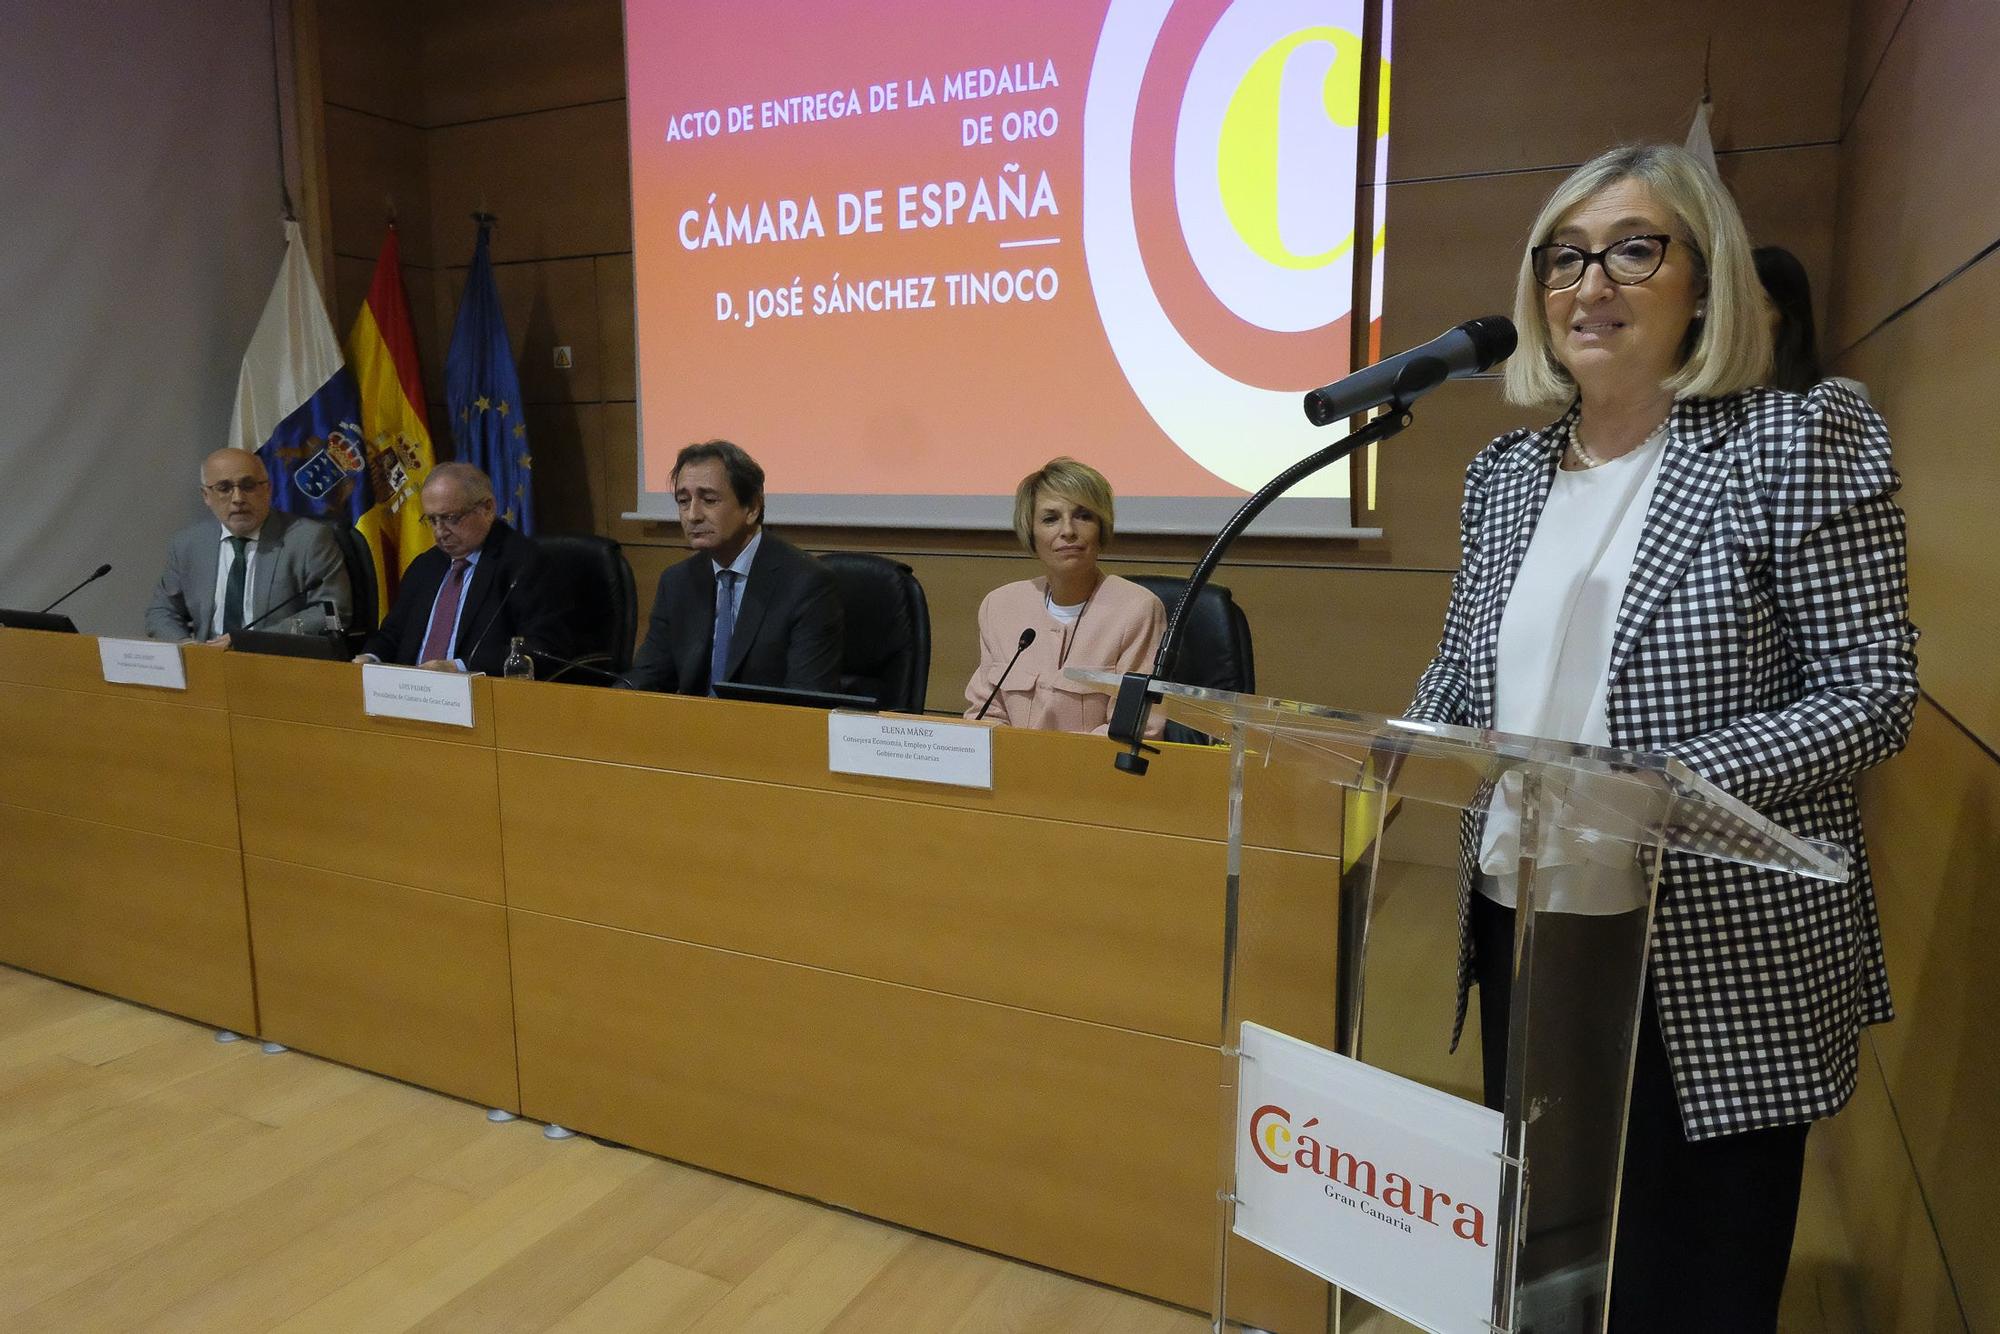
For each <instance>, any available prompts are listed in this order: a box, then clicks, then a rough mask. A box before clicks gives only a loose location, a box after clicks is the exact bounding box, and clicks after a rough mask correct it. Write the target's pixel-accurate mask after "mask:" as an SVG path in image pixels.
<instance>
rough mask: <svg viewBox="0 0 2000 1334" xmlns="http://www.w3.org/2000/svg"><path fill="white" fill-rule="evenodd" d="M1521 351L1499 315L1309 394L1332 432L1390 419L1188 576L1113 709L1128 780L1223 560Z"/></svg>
mask: <svg viewBox="0 0 2000 1334" xmlns="http://www.w3.org/2000/svg"><path fill="white" fill-rule="evenodd" d="M1513 351H1514V325H1513V322H1512V321H1510V320H1507V319H1505V318H1503V317H1502V316H1499V315H1488V316H1485V317H1483V318H1481V319H1476V320H1468V321H1466V322H1465V323H1464V324H1461V325H1459V326H1458V327H1457V328H1456V329H1453V330H1452V331H1451V332H1450V333H1448V334H1445V335H1444V336H1443V337H1441V338H1433V339H1432V340H1431V341H1430V342H1428V343H1425V344H1424V345H1423V346H1422V347H1418V348H1412V349H1410V350H1409V351H1408V352H1403V353H1399V354H1398V355H1396V356H1393V357H1390V358H1389V359H1388V360H1387V361H1382V362H1377V363H1376V364H1375V365H1373V366H1370V367H1368V368H1366V369H1365V370H1360V371H1356V372H1355V373H1354V374H1353V375H1350V376H1348V377H1346V378H1345V379H1342V380H1335V381H1334V382H1333V383H1332V384H1329V385H1323V386H1321V387H1320V388H1318V389H1315V390H1313V391H1312V392H1311V393H1310V394H1307V395H1306V400H1305V409H1306V418H1307V419H1308V420H1309V421H1311V422H1312V423H1313V425H1315V426H1328V425H1331V424H1333V423H1334V422H1337V421H1341V420H1344V419H1345V418H1348V417H1351V416H1353V415H1354V414H1355V413H1358V412H1366V411H1367V410H1369V409H1370V408H1375V407H1380V406H1381V405H1382V404H1384V403H1386V404H1388V405H1389V410H1388V411H1387V412H1384V413H1381V414H1379V415H1377V416H1375V417H1373V418H1371V419H1370V420H1369V421H1368V422H1367V423H1365V424H1364V425H1363V426H1362V427H1361V428H1360V429H1359V430H1356V431H1353V432H1351V433H1349V434H1348V435H1346V436H1344V437H1342V438H1341V439H1339V440H1336V441H1334V442H1333V443H1332V444H1330V445H1328V446H1326V447H1325V448H1324V449H1320V450H1316V451H1314V452H1313V453H1311V454H1308V455H1306V457H1304V458H1302V459H1300V460H1299V461H1298V462H1297V463H1294V464H1293V465H1292V466H1291V467H1289V468H1287V469H1285V470H1284V471H1283V472H1281V473H1279V474H1278V475H1277V476H1276V477H1273V478H1272V479H1271V480H1270V481H1268V482H1266V483H1264V485H1263V486H1261V487H1259V488H1258V489H1257V491H1256V492H1255V494H1253V495H1252V496H1251V497H1250V498H1249V499H1248V500H1246V501H1244V502H1243V504H1242V506H1241V507H1239V508H1238V509H1237V511H1236V513H1234V514H1232V515H1230V516H1229V522H1228V523H1226V524H1224V525H1223V526H1222V531H1221V532H1220V533H1217V534H1216V536H1215V541H1214V542H1212V543H1210V544H1209V548H1208V550H1207V552H1205V553H1204V554H1203V555H1202V558H1201V559H1200V560H1199V561H1197V562H1196V563H1195V567H1194V573H1193V574H1191V575H1189V576H1188V582H1187V591H1186V592H1185V593H1183V594H1181V601H1180V605H1179V606H1177V607H1175V608H1174V611H1173V614H1172V615H1171V616H1169V617H1168V618H1167V632H1166V634H1164V635H1162V636H1161V637H1160V649H1159V652H1158V653H1156V654H1155V655H1154V657H1153V669H1152V670H1151V671H1149V672H1139V671H1134V672H1127V673H1125V675H1124V676H1123V677H1121V678H1120V679H1119V682H1118V697H1117V699H1116V700H1115V701H1114V703H1113V704H1112V707H1111V721H1110V724H1109V725H1108V727H1107V728H1106V731H1108V732H1109V733H1110V736H1111V739H1112V740H1113V741H1116V742H1118V743H1119V744H1120V745H1121V746H1124V747H1127V749H1125V750H1122V751H1120V752H1119V754H1118V760H1117V763H1118V767H1119V769H1121V770H1122V771H1124V772H1125V773H1128V774H1144V773H1145V772H1146V767H1147V763H1148V762H1147V760H1146V756H1145V753H1144V752H1146V751H1149V750H1152V749H1153V747H1151V746H1148V745H1147V744H1146V743H1145V727H1146V716H1147V714H1148V713H1150V712H1151V711H1152V708H1153V705H1154V704H1156V703H1158V702H1159V701H1160V700H1161V699H1162V698H1163V697H1164V696H1163V692H1162V691H1160V690H1159V689H1158V687H1157V685H1156V682H1160V681H1171V680H1173V679H1174V671H1175V668H1176V667H1177V666H1178V663H1179V658H1180V649H1181V637H1182V635H1184V634H1185V633H1186V631H1187V614H1188V609H1189V608H1190V607H1192V606H1194V605H1195V599H1196V597H1197V596H1198V595H1199V594H1200V593H1201V590H1202V588H1203V586H1204V585H1206V584H1207V583H1208V580H1209V576H1210V575H1212V574H1214V573H1215V567H1216V566H1217V565H1220V564H1221V563H1222V556H1223V553H1224V552H1226V551H1227V550H1229V546H1230V544H1231V543H1232V542H1234V541H1235V540H1236V539H1237V538H1238V537H1240V536H1242V534H1243V530H1244V529H1245V528H1248V527H1249V526H1250V525H1251V523H1252V522H1253V521H1255V519H1256V518H1257V516H1258V515H1259V514H1262V513H1263V512H1264V511H1265V509H1267V508H1268V507H1269V506H1270V504H1271V502H1272V501H1274V500H1276V499H1277V498H1278V497H1279V496H1282V495H1284V494H1285V492H1287V491H1289V490H1291V489H1292V488H1293V487H1295V486H1297V485H1298V484H1299V483H1300V482H1302V481H1304V480H1305V479H1306V478H1308V477H1310V476H1312V475H1313V474H1314V473H1316V472H1318V471H1319V470H1320V469H1322V468H1324V467H1326V466H1327V465H1328V464H1330V463H1334V462H1336V461H1338V460H1340V459H1344V458H1346V457H1347V456H1348V455H1349V454H1352V453H1353V452H1354V451H1355V450H1357V449H1362V448H1364V447H1366V446H1368V445H1372V444H1377V443H1379V442H1381V441H1384V440H1387V439H1389V437H1391V436H1393V435H1395V434H1396V433H1397V432H1398V431H1401V430H1402V429H1404V428H1405V427H1407V426H1408V425H1409V424H1410V404H1411V403H1413V402H1415V401H1416V400H1417V399H1418V398H1420V397H1421V396H1423V395H1424V394H1427V393H1429V392H1430V391H1431V390H1433V389H1435V388H1437V387H1438V386H1439V385H1441V384H1443V383H1444V382H1445V381H1446V380H1449V379H1453V378H1454V377H1457V376H1461V375H1473V374H1477V373H1478V372H1480V371H1483V370H1485V369H1487V368H1488V367H1490V366H1494V365H1497V364H1499V363H1500V362H1502V361H1504V360H1506V359H1507V358H1508V357H1509V356H1510V355H1512V354H1513Z"/></svg>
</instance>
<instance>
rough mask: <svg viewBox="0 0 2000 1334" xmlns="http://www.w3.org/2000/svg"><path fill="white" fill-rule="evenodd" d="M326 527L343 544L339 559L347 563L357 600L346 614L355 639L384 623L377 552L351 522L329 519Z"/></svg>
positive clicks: (350, 633) (348, 583)
mask: <svg viewBox="0 0 2000 1334" xmlns="http://www.w3.org/2000/svg"><path fill="white" fill-rule="evenodd" d="M326 523H327V527H329V528H331V529H333V540H334V541H335V542H337V543H338V544H339V546H340V560H341V563H342V564H343V565H345V566H346V567H347V586H348V589H349V592H350V593H351V595H352V597H353V601H354V610H353V613H352V614H351V615H349V616H348V618H347V633H348V635H349V636H350V637H351V638H353V639H354V640H355V641H356V642H359V639H360V638H364V637H366V636H367V635H370V634H372V633H374V632H375V630H376V629H377V628H379V627H380V626H381V624H382V617H381V614H380V613H379V612H378V611H377V609H376V606H375V600H376V598H377V597H379V596H380V592H379V590H378V589H377V586H376V583H375V553H374V551H373V550H372V549H370V547H369V545H368V539H367V538H365V537H363V536H362V535H361V534H360V533H358V532H356V531H355V530H354V526H353V525H352V524H345V523H339V522H337V521H335V520H332V519H329V520H327V521H326Z"/></svg>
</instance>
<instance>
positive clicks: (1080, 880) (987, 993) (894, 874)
mask: <svg viewBox="0 0 2000 1334" xmlns="http://www.w3.org/2000/svg"><path fill="white" fill-rule="evenodd" d="M500 770H501V792H502V803H503V810H504V820H503V825H504V827H505V830H506V840H507V843H506V846H507V894H508V904H509V906H511V907H516V908H526V909H529V910H532V911H536V912H542V913H547V914H550V915H553V916H559V917H569V918H574V919H576V920H579V921H585V922H594V923H599V924H602V925H606V926H616V927H622V928H625V929H628V930H633V931H642V932H646V933H648V934H651V935H657V936H666V937H671V938H674V939H678V940H687V941H692V942H695V943H698V944H706V945H714V946H719V947H721V948H724V949H732V950H738V951H741V952H743V953H747V954H757V955H762V956H765V957H768V958H775V959H784V960H790V961H793V962H800V963H807V964H812V965H814V966H817V967H823V968H832V969H836V970H838V971H842V972H848V973H855V974H859V975H862V976H866V977H873V978H878V979H881V980H885V981H891V982H900V983H905V984H907V985H911V986H919V987H927V988H930V989H932V990H937V991H946V992H951V993H953V994H957V995H964V996H970V997H975V998H979V999H985V1000H993V1001H1000V1002H1003V1003H1005V1004H1010V1005H1019V1006H1022V1007H1024V1008H1028V1009H1037V1010H1045V1011H1048V1012H1050V1013H1053V1014H1065V1015H1073V1016H1077V1017H1080V1018H1085V1019H1090V1020H1093V1021H1096V1022H1100V1023H1109V1024H1117V1025H1120V1026H1122V1027H1126V1028H1134V1029H1138V1030H1141V1031H1144V1032H1151V1033H1159V1034H1162V1035H1165V1036H1170V1037H1179V1038H1185V1039H1187V1040H1190V1041H1197V1042H1207V1043H1210V1044H1213V1043H1215V1042H1216V1041H1217V1040H1218V1037H1219V1034H1220V1031H1221V1029H1220V1020H1219V1015H1218V1012H1217V1005H1216V997H1217V996H1218V995H1219V994H1220V992H1221V986H1222V974H1221V957H1222V882H1223V869H1224V849H1223V847H1222V845H1220V844H1218V843H1208V842H1201V841H1197V840H1194V839H1183V838H1170V837H1166V836H1162V835H1158V834H1145V833H1137V832H1134V831H1131V830H1124V829H1109V828H1105V827H1103V826H1101V825H1091V824H1075V823H1066V822H1062V821H1055V820H1047V819H1031V818H1026V817H1021V816H1014V815H1002V814H995V813H991V812H987V811H981V810H966V809H957V808H952V807H947V806H929V805H923V804H919V803H913V802H910V801H908V800H901V801H898V800H890V799H887V798H883V797H874V796H853V795H848V794H844V793H836V792H825V791H815V790H813V789H810V788H801V787H785V786H778V785H775V784H769V783H747V782H740V781H733V780H730V779H722V778H706V777H698V776H694V775H689V774H678V773H663V772H660V771H657V770H652V769H638V768H632V767H629V766H625V765H613V764H598V763H590V762H587V761H579V760H564V759H556V758H552V757H548V756H540V755H523V754H515V753H510V752H504V751H503V752H502V753H501V757H500Z"/></svg>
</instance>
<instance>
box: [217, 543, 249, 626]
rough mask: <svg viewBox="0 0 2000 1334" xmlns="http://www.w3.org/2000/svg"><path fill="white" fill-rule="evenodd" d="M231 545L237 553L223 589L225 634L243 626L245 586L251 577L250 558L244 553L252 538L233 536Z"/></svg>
mask: <svg viewBox="0 0 2000 1334" xmlns="http://www.w3.org/2000/svg"><path fill="white" fill-rule="evenodd" d="M229 545H230V546H232V547H234V548H236V555H235V557H234V558H233V559H232V560H231V561H230V562H229V582H228V583H227V584H226V585H224V587H223V590H222V633H223V634H225V635H233V634H235V633H236V632H237V631H238V630H241V629H242V628H243V586H244V584H245V583H246V582H247V581H248V579H249V577H250V558H249V557H248V556H246V555H245V554H244V553H245V552H246V551H247V550H248V549H249V547H250V539H249V538H247V537H232V538H230V539H229Z"/></svg>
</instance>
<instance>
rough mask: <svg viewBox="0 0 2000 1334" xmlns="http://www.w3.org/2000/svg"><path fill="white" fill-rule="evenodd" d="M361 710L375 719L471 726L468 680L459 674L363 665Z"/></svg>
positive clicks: (469, 686)
mask: <svg viewBox="0 0 2000 1334" xmlns="http://www.w3.org/2000/svg"><path fill="white" fill-rule="evenodd" d="M361 708H362V711H363V712H365V713H368V714H371V715H372V716H374V717H377V718H406V719H408V720H409V721H411V722H417V723H448V724H450V725H451V726H453V727H471V726H472V725H473V724H472V678H471V677H470V676H466V675H464V674H463V673H460V672H427V671H424V670H422V669H421V668H417V667H386V666H382V665H380V664H377V663H367V664H365V665H363V667H362V668H361Z"/></svg>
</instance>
